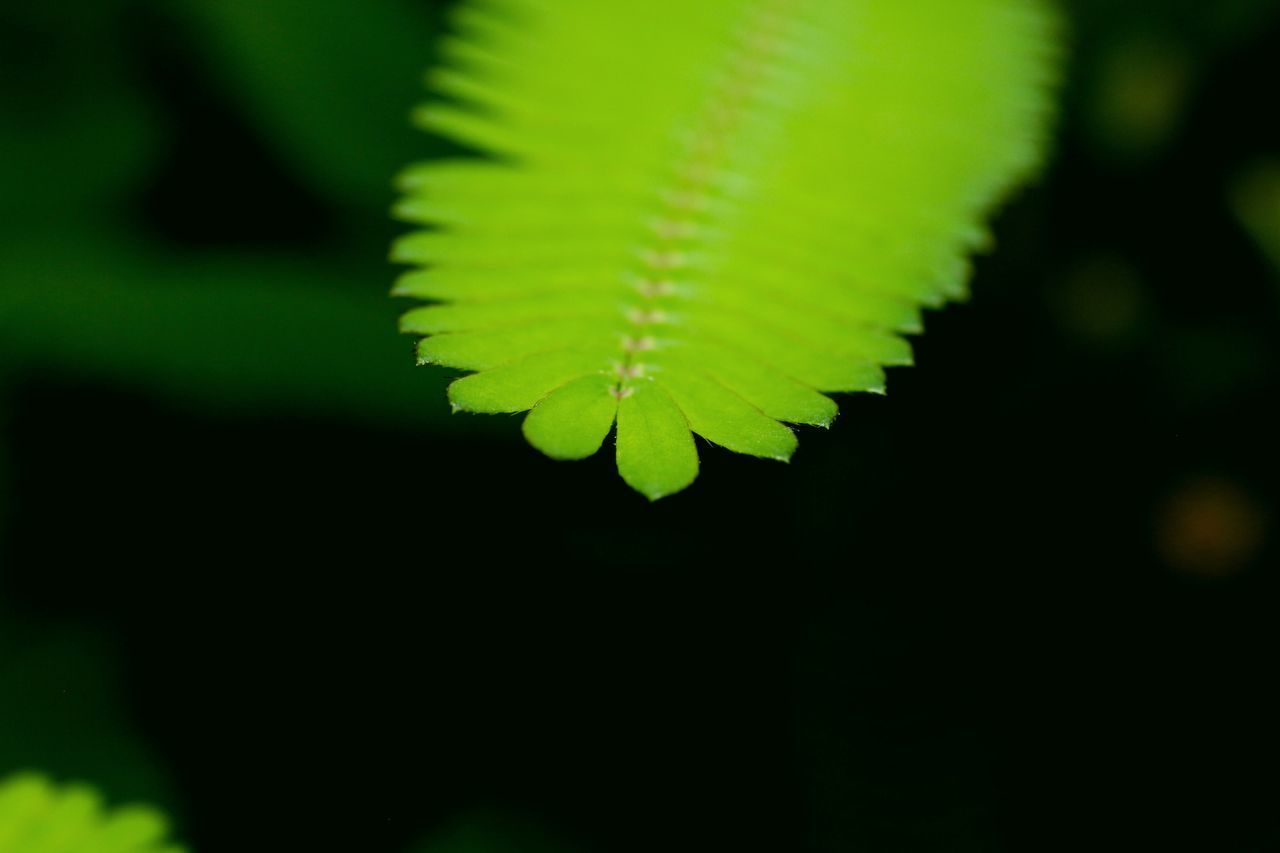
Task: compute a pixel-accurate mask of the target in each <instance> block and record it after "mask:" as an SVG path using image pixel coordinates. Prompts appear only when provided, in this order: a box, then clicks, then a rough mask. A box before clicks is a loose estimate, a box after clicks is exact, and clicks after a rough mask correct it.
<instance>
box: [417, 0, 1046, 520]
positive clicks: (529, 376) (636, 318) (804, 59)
mask: <svg viewBox="0 0 1280 853" xmlns="http://www.w3.org/2000/svg"><path fill="white" fill-rule="evenodd" d="M455 25H456V26H455V29H456V30H457V36H456V37H455V38H452V39H450V40H448V41H447V42H446V44H445V46H444V48H443V55H444V60H445V61H444V62H443V64H442V65H441V66H440V67H438V68H437V69H435V71H434V72H433V73H432V74H431V76H430V78H429V79H430V82H431V88H432V92H433V95H434V96H435V98H434V100H433V101H432V102H430V103H428V104H426V105H425V106H424V107H423V108H422V109H420V110H419V112H418V113H417V120H418V123H419V124H420V125H421V126H422V127H423V128H424V129H425V130H428V131H430V132H432V133H433V134H435V136H436V137H437V138H440V137H443V138H445V139H448V140H451V141H452V142H454V143H458V144H461V145H463V146H465V147H468V148H474V149H480V150H483V151H487V152H489V153H491V154H493V155H496V156H495V157H493V158H492V159H489V160H479V159H469V160H463V159H454V160H447V161H440V160H438V161H435V162H432V163H427V164H425V165H422V166H418V167H415V168H412V169H410V170H409V171H408V172H407V173H405V175H404V177H403V179H402V188H403V189H404V191H405V195H406V198H405V199H404V201H403V203H402V204H401V205H400V206H399V207H398V209H397V212H398V213H399V214H400V215H401V216H402V218H404V219H405V220H407V221H410V222H413V223H415V224H418V225H422V226H426V227H425V228H424V229H423V230H420V231H418V232H417V233H414V234H410V235H408V236H406V237H405V238H403V239H401V240H400V241H399V242H398V243H397V244H396V248H395V252H394V257H395V259H396V260H398V261H401V262H403V263H406V264H412V265H415V266H417V267H419V268H420V269H418V270H416V271H414V272H411V273H409V274H407V275H406V276H404V277H403V278H402V279H401V281H400V283H399V285H398V287H397V292H399V293H401V294H403V295H405V296H411V297H416V298H419V299H421V300H424V301H426V302H429V303H432V304H429V305H427V306H425V307H421V308H418V309H415V310H413V311H410V312H409V313H408V314H406V315H405V317H404V320H403V323H402V328H403V329H404V330H405V331H406V332H409V333H412V334H415V335H419V336H421V337H423V338H425V341H424V343H423V344H422V346H421V348H420V350H419V355H420V357H421V358H422V360H423V361H427V362H432V363H436V364H440V365H442V366H445V367H451V368H456V369H461V370H468V371H473V373H472V374H471V375H469V376H466V377H464V378H462V379H460V380H458V381H457V382H455V383H454V384H453V385H452V386H451V387H450V390H449V399H450V402H451V403H452V404H453V405H454V407H455V408H458V409H460V410H466V411H471V412H477V413H486V414H497V413H518V412H525V411H529V410H533V411H534V414H532V415H530V417H531V418H532V419H533V421H532V423H531V425H530V427H529V428H528V429H527V430H526V434H527V435H528V437H529V439H530V441H531V442H532V443H533V444H534V445H535V446H536V447H537V448H538V449H540V450H542V451H543V452H544V453H547V454H548V455H550V456H552V457H554V458H577V457H580V456H583V455H585V454H587V453H589V452H590V451H591V450H593V449H594V448H595V447H598V446H600V444H601V440H602V439H603V438H604V435H605V434H606V433H607V431H608V427H609V416H610V415H612V414H613V413H614V412H615V410H616V412H617V418H616V432H617V442H616V446H617V465H618V470H619V472H620V473H621V475H622V477H623V479H624V480H625V481H626V482H627V483H628V484H629V485H631V486H632V487H633V488H635V489H636V490H637V491H639V492H641V493H642V494H644V495H645V496H646V497H648V498H649V499H650V500H656V499H658V498H661V497H663V496H666V495H670V494H673V493H675V492H678V491H680V490H682V489H684V488H685V487H687V486H688V485H689V484H690V483H692V482H693V480H694V478H695V477H696V476H697V474H698V456H697V451H696V449H695V444H694V439H693V435H694V434H696V435H698V436H701V437H702V438H704V439H706V440H707V441H709V442H711V443H713V444H716V445H719V446H721V447H724V448H727V449H729V450H732V451H734V452H737V453H742V454H747V455H750V456H755V457H758V458H762V459H770V460H778V461H786V460H788V459H790V458H791V455H792V453H793V452H794V451H795V449H796V440H795V437H794V435H793V433H792V431H791V427H790V426H788V424H797V425H800V424H806V425H807V424H814V423H817V424H818V425H822V426H825V425H827V424H828V423H829V422H830V420H831V418H832V416H833V415H834V409H835V405H834V403H832V402H831V401H830V400H827V399H824V398H823V397H822V394H823V393H825V394H836V393H852V392H872V393H881V392H883V390H884V387H885V374H884V369H883V368H885V367H890V366H902V365H907V364H910V363H911V361H912V351H911V345H910V344H909V343H908V341H907V339H906V336H907V335H911V334H916V333H918V332H920V331H921V328H922V319H921V317H922V311H923V309H924V308H926V307H934V308H937V307H941V306H942V305H944V304H945V303H946V302H948V301H949V300H955V299H961V298H963V297H964V296H965V295H966V292H967V284H968V281H967V280H968V274H969V265H968V258H969V256H970V255H972V254H973V253H974V252H977V251H980V250H983V249H986V248H988V247H989V245H990V242H991V238H990V235H989V234H988V233H987V231H986V225H985V222H986V219H987V217H988V216H989V215H990V214H991V213H992V211H993V210H994V209H995V207H996V206H997V205H998V204H999V203H1000V202H1002V201H1003V200H1004V198H1005V197H1006V195H1007V194H1008V193H1009V191H1010V190H1011V189H1013V188H1014V187H1015V186H1016V185H1017V184H1018V183H1019V182H1020V181H1022V180H1024V179H1026V178H1027V177H1029V176H1030V175H1031V173H1032V172H1033V171H1034V170H1035V169H1036V168H1037V167H1038V165H1039V163H1040V161H1041V159H1042V155H1043V151H1044V148H1045V145H1044V143H1045V141H1046V136H1047V130H1048V126H1049V121H1048V119H1049V116H1050V114H1051V113H1052V96H1051V90H1052V89H1053V84H1054V83H1055V82H1056V78H1057V75H1058V64H1059V63H1058V58H1059V56H1058V55H1059V46H1058V18H1057V14H1056V11H1055V9H1054V8H1053V7H1052V6H1051V5H1050V4H1049V3H1046V2H1042V0H896V1H895V2H882V0H812V2H806V3H758V2H754V0H698V2H696V3H689V2H680V1H679V0H614V2H609V3H602V2H599V0H503V2H499V3H494V2H486V0H473V2H467V3H463V4H461V5H460V6H459V7H458V13H457V16H456V19H455ZM653 46H659V47H660V50H657V51H655V50H653V49H651V48H652V47H653ZM599 377H605V378H606V379H607V380H608V381H605V382H595V381H592V382H591V383H589V384H588V385H587V386H585V387H586V388H587V389H588V390H587V393H583V388H584V386H583V385H582V384H581V381H582V380H584V379H591V380H594V379H597V378H599ZM820 392H821V393H820ZM824 403H825V404H826V405H825V406H824V405H823V404H824ZM542 406H550V407H553V408H554V410H555V411H553V412H551V413H549V414H544V415H539V414H538V413H537V410H538V408H540V407H542Z"/></svg>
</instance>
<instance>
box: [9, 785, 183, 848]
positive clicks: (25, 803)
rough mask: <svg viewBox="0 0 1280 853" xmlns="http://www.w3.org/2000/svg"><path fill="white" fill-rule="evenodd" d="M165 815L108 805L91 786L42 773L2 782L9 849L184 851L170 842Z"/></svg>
mask: <svg viewBox="0 0 1280 853" xmlns="http://www.w3.org/2000/svg"><path fill="white" fill-rule="evenodd" d="M166 832H167V826H166V823H165V820H164V818H163V817H161V816H160V815H159V814H158V813H157V812H155V811H153V810H152V809H149V808H143V807H140V806H131V807H126V808H121V809H114V810H107V809H105V808H104V807H103V804H102V800H101V798H100V797H99V796H98V795H97V794H96V793H95V792H94V791H92V790H91V789H89V788H85V787H83V786H79V785H69V786H66V787H61V788H60V787H55V786H54V785H53V784H52V783H50V782H49V781H48V780H47V779H45V778H44V777H43V776H36V775H32V774H20V775H18V776H14V777H11V778H10V779H8V780H5V781H2V782H0V850H3V851H4V853H182V848H180V847H176V846H173V845H171V844H169V843H166V842H165V840H164V839H165V835H166Z"/></svg>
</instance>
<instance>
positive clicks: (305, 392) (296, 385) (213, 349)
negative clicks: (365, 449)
mask: <svg viewBox="0 0 1280 853" xmlns="http://www.w3.org/2000/svg"><path fill="white" fill-rule="evenodd" d="M3 251H4V254H5V256H6V258H7V260H8V263H9V265H10V269H11V270H13V271H14V272H15V273H17V274H12V275H11V276H10V277H9V282H8V284H7V286H6V287H5V288H4V290H3V291H0V338H3V340H4V341H5V348H6V350H7V351H8V353H9V355H8V358H9V359H10V361H11V364H13V365H16V366H19V367H29V366H37V367H40V368H42V369H47V368H53V369H55V370H56V371H58V372H61V373H65V374H67V375H70V376H72V377H75V378H87V379H92V380H107V381H109V382H111V383H113V384H116V385H117V386H125V387H134V388H139V389H157V390H160V391H162V392H164V393H166V394H171V395H173V396H175V397H177V398H179V399H181V400H186V401H188V402H194V403H204V404H211V405H213V406H215V407H216V408H217V409H218V410H219V411H226V410H228V408H231V409H236V408H239V409H241V410H245V411H249V412H263V411H265V412H268V413H275V414H283V413H289V412H296V411H300V412H302V413H305V414H311V415H329V416H336V417H342V418H351V419H355V420H357V421H362V422H374V423H381V424H389V425H404V426H413V425H422V424H430V425H432V426H433V427H436V428H441V429H448V428H449V427H451V426H452V425H453V424H454V423H455V421H454V420H453V419H451V418H450V417H448V409H447V406H446V404H445V403H444V402H443V397H442V395H441V393H440V392H441V385H442V384H443V382H444V381H445V380H446V379H447V377H445V378H441V377H439V376H437V375H436V374H435V373H434V372H431V371H426V370H420V369H416V368H415V366H414V364H413V357H412V344H411V343H410V342H409V341H408V339H405V338H401V337H399V336H397V335H396V332H395V315H396V313H397V306H396V305H395V304H394V303H393V302H392V301H391V300H389V299H388V298H387V297H386V294H385V290H384V288H383V287H382V282H381V281H380V280H379V279H378V277H377V276H378V268H376V267H375V268H373V269H370V268H369V267H368V266H365V267H360V266H353V267H346V268H344V267H343V266H341V265H333V264H324V263H321V262H316V261H313V260H308V259H306V258H302V257H298V256H296V255H291V254H286V253H262V254H251V253H236V254H230V253H218V254H208V253H192V254H172V253H164V252H161V251H160V250H159V249H158V248H157V247H154V246H147V245H144V244H139V243H137V242H133V241H127V240H124V239H120V238H117V239H101V238H99V239H92V238H88V237H85V238H84V239H80V240H76V241H71V242H68V241H67V240H66V239H65V235H58V234H44V235H27V236H26V237H12V236H11V237H10V238H9V240H8V241H7V245H5V246H4V247H3ZM18 271H20V272H18ZM361 277H367V278H368V279H369V285H368V288H367V289H360V288H352V287H351V286H350V282H351V280H352V279H353V278H356V279H358V278H361Z"/></svg>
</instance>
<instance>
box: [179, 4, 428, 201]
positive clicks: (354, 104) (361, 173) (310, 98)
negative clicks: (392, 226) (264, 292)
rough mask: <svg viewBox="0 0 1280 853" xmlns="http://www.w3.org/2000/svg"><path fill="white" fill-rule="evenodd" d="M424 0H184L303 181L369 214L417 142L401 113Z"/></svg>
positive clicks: (412, 82)
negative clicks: (359, 1) (371, 0)
mask: <svg viewBox="0 0 1280 853" xmlns="http://www.w3.org/2000/svg"><path fill="white" fill-rule="evenodd" d="M433 5H434V4H432V3H431V2H428V0H416V2H406V0H375V2H364V3H357V2H351V0H270V2H266V0H179V2H177V3H175V4H173V5H172V7H171V8H172V9H174V10H175V11H178V12H180V13H182V14H184V15H185V19H186V20H187V21H189V22H190V23H191V24H193V26H192V27H191V29H192V32H193V34H194V35H195V36H197V37H198V38H200V39H202V40H203V44H204V46H205V47H206V48H207V49H208V50H209V52H210V58H211V59H212V60H214V63H213V65H214V69H215V71H216V72H218V73H219V74H220V76H221V78H222V80H223V81H224V82H225V84H226V85H227V86H228V89H229V91H230V93H231V94H232V96H233V97H234V98H235V99H236V101H237V103H239V104H243V105H245V106H246V107H248V109H249V112H250V114H251V117H252V119H253V120H254V122H255V123H256V124H257V126H258V127H260V128H261V129H262V130H264V131H266V133H265V134H264V138H265V141H267V142H268V143H269V144H271V145H274V146H276V148H277V150H278V153H279V154H280V155H281V160H282V161H283V162H284V163H285V165H287V166H291V167H293V168H295V169H296V170H297V171H298V174H299V176H300V177H302V178H304V179H305V180H306V181H307V182H308V183H309V184H311V185H313V186H316V187H319V188H321V189H323V190H327V191H328V192H329V193H330V194H331V195H332V196H333V197H334V198H335V200H338V201H340V202H347V203H350V204H354V205H355V206H356V207H355V208H352V211H353V212H358V213H359V214H360V215H367V214H368V212H369V211H370V210H371V209H375V208H376V209H382V208H384V207H385V206H386V205H388V204H390V202H391V195H390V189H389V185H388V181H389V176H390V175H392V174H394V173H395V171H396V170H397V169H399V168H400V166H401V165H403V164H404V163H405V162H406V161H407V160H409V159H410V158H412V157H414V156H418V155H420V154H421V153H422V145H421V141H420V139H416V138H415V137H414V135H413V134H412V132H411V131H410V129H409V127H408V124H407V122H406V120H405V116H406V114H407V111H408V105H409V104H410V103H412V101H413V100H414V98H415V96H416V95H417V91H418V90H417V81H418V79H419V75H420V68H421V61H422V57H423V56H424V55H425V54H426V53H427V51H428V49H429V47H430V43H431V37H432V34H433V26H432V19H431V14H430V10H431V9H432V7H433Z"/></svg>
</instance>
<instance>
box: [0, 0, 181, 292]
mask: <svg viewBox="0 0 1280 853" xmlns="http://www.w3.org/2000/svg"><path fill="white" fill-rule="evenodd" d="M126 5H127V4H126V3H125V2H120V0H59V2H57V3H48V2H44V0H6V2H5V3H4V4H0V31H2V32H3V33H4V37H5V38H4V43H3V46H0V50H2V51H3V56H4V63H5V73H4V74H3V75H0V152H3V156H0V220H8V219H12V220H15V221H21V222H23V223H26V224H28V225H29V224H30V223H32V222H33V221H36V220H44V221H50V220H56V222H57V223H58V224H59V226H61V227H66V225H67V224H68V222H69V220H73V219H76V220H78V219H81V218H82V217H84V216H85V215H86V214H89V215H92V214H95V213H101V208H102V206H103V204H104V203H112V202H119V201H120V200H121V199H122V198H123V197H124V196H125V194H126V193H127V192H129V191H130V190H131V189H132V188H134V187H136V186H137V184H138V183H139V182H140V180H142V178H143V176H144V175H145V174H146V173H147V171H148V170H149V169H150V168H151V165H152V161H153V159H154V157H155V154H156V151H157V145H158V142H159V137H158V133H157V127H156V121H155V116H154V115H153V114H152V111H151V110H150V109H149V107H148V105H147V104H146V102H145V100H144V99H143V97H142V95H141V93H140V92H139V91H138V90H137V88H136V87H133V86H131V85H130V84H129V82H128V73H127V68H128V59H127V57H126V54H125V44H126V42H125V40H124V39H123V37H122V35H121V33H122V26H123V22H122V18H123V10H124V8H125V7H126ZM0 286H3V284H0Z"/></svg>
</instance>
